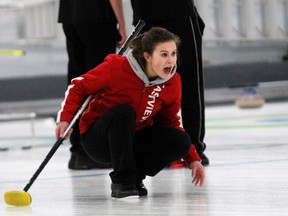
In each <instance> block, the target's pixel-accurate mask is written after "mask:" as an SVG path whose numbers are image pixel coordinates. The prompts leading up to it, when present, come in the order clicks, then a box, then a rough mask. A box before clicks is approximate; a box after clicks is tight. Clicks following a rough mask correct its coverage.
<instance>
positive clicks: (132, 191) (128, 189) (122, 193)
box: [111, 183, 139, 199]
mask: <svg viewBox="0 0 288 216" xmlns="http://www.w3.org/2000/svg"><path fill="white" fill-rule="evenodd" d="M111 190H112V193H111V197H113V198H118V199H120V198H126V197H139V192H138V190H137V188H136V186H135V185H134V184H120V183H119V184H116V183H112V184H111Z"/></svg>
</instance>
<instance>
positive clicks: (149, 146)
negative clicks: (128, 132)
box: [134, 125, 191, 181]
mask: <svg viewBox="0 0 288 216" xmlns="http://www.w3.org/2000/svg"><path fill="white" fill-rule="evenodd" d="M190 145H191V140H190V137H189V135H188V134H187V133H186V132H184V131H181V130H178V129H176V128H173V127H170V126H166V125H153V126H149V127H146V128H144V129H143V130H141V131H139V132H136V134H135V144H134V149H135V150H134V151H135V160H136V164H137V170H138V177H137V179H138V181H139V180H141V179H144V178H145V176H146V175H149V176H155V175H156V174H157V173H158V172H160V171H161V170H162V169H163V168H165V167H167V165H168V164H170V163H171V162H174V161H177V160H179V159H181V158H182V157H184V156H185V155H186V154H187V152H188V151H189V149H190Z"/></svg>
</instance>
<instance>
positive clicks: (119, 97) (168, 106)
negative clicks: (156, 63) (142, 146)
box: [57, 54, 200, 164]
mask: <svg viewBox="0 0 288 216" xmlns="http://www.w3.org/2000/svg"><path fill="white" fill-rule="evenodd" d="M130 59H131V58H130ZM132 67H133V69H134V70H133V69H132ZM135 69H137V68H135V65H133V62H132V63H131V61H129V60H128V58H127V57H124V56H119V55H117V54H111V55H108V56H107V57H106V59H105V61H104V62H103V63H102V64H100V65H99V66H97V67H95V68H94V69H92V70H90V71H89V72H88V73H86V74H84V75H82V76H80V77H77V78H75V79H73V80H72V82H71V84H70V85H69V87H68V89H67V91H66V94H65V99H64V101H63V103H62V109H61V110H60V111H59V112H58V117H57V122H60V121H66V122H69V123H70V122H71V120H72V119H73V117H74V115H75V114H76V112H77V110H78V108H79V107H80V106H81V105H82V104H83V103H84V101H85V99H86V97H87V96H89V95H94V98H93V99H92V100H91V102H90V104H89V106H88V108H87V109H86V110H85V111H84V112H83V114H82V116H81V118H80V124H79V127H80V133H81V134H83V133H85V132H86V131H87V130H88V129H89V127H90V126H91V125H92V124H93V123H94V122H95V121H96V120H97V119H98V118H99V117H100V116H101V115H102V114H103V113H104V112H106V110H107V109H109V108H110V107H112V106H115V105H118V104H130V105H131V106H132V107H133V108H134V110H135V111H136V113H137V116H136V122H135V123H136V131H138V130H141V129H142V128H144V127H146V126H148V125H152V124H153V118H157V122H159V123H160V124H165V125H170V126H172V127H176V128H178V129H180V130H183V128H182V127H181V126H180V117H179V115H178V113H179V110H180V106H181V81H180V76H179V74H177V73H176V72H174V74H172V75H171V77H170V78H169V80H163V79H162V80H161V79H160V78H159V80H156V81H154V83H158V84H152V85H151V83H150V84H149V83H148V82H149V81H148V82H147V80H148V79H147V78H146V79H144V78H145V77H146V75H145V74H144V72H143V71H142V70H141V69H140V71H139V70H138V71H135ZM138 69H139V68H138ZM152 117H153V118H152ZM195 160H200V158H199V156H198V154H197V152H196V150H195V147H194V145H192V147H191V149H190V151H189V154H188V155H187V156H186V157H185V161H186V162H188V164H190V162H192V161H195Z"/></svg>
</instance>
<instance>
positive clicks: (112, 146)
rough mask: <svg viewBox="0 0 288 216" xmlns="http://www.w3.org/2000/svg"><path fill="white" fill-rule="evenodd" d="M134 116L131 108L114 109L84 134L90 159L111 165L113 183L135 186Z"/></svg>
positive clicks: (120, 107)
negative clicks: (110, 163)
mask: <svg viewBox="0 0 288 216" xmlns="http://www.w3.org/2000/svg"><path fill="white" fill-rule="evenodd" d="M135 117H136V113H135V111H134V109H133V108H132V107H131V106H129V105H117V106H114V107H112V108H110V109H109V110H107V111H106V113H104V114H103V116H102V117H101V118H100V119H98V120H97V121H96V122H95V123H94V125H92V127H91V128H90V129H89V131H88V132H86V133H85V134H83V135H82V145H83V148H84V150H85V151H86V153H87V154H88V155H89V156H90V157H91V158H93V159H94V160H96V161H99V162H106V163H107V162H110V161H111V162H112V167H113V171H112V172H111V173H110V177H111V180H112V182H113V183H125V184H134V183H135V180H136V175H137V172H136V164H135V159H134V152H133V141H134V133H135Z"/></svg>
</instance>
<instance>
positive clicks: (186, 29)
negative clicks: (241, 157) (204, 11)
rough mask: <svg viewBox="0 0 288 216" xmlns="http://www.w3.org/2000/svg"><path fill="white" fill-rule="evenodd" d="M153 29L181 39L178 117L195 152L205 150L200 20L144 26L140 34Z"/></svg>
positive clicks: (189, 18)
mask: <svg viewBox="0 0 288 216" xmlns="http://www.w3.org/2000/svg"><path fill="white" fill-rule="evenodd" d="M153 26H160V27H163V28H166V29H168V30H169V31H171V32H173V33H174V34H176V35H178V36H179V37H180V39H181V42H182V43H181V44H182V46H180V48H179V59H178V69H177V71H178V72H179V74H180V76H181V82H182V104H181V114H182V122H183V127H184V128H185V131H186V132H187V133H188V134H189V135H190V137H191V141H192V143H193V144H194V145H195V147H196V149H197V151H198V152H199V151H204V150H205V148H206V145H205V143H204V142H203V140H204V136H205V101H204V83H203V68H202V34H203V31H204V27H205V24H204V22H203V21H202V19H201V18H200V17H187V19H181V20H176V19H175V20H158V21H153V22H152V23H149V22H146V24H145V26H144V28H143V29H142V31H147V30H149V29H150V28H151V27H153Z"/></svg>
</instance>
